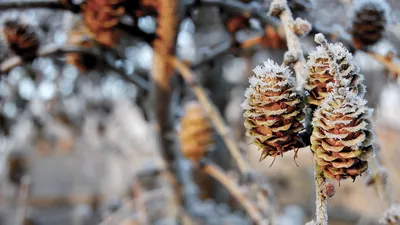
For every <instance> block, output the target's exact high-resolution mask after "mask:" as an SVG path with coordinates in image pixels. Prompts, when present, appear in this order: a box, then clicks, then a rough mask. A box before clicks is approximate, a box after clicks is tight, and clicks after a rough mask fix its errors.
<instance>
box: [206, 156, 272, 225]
mask: <svg viewBox="0 0 400 225" xmlns="http://www.w3.org/2000/svg"><path fill="white" fill-rule="evenodd" d="M201 169H202V170H203V171H204V172H206V173H207V174H208V175H210V176H211V177H213V178H214V179H216V180H217V181H218V182H219V183H221V184H222V185H223V186H224V187H225V188H226V189H227V190H228V191H229V192H230V193H231V194H232V196H233V197H234V198H235V199H236V200H237V201H238V202H239V203H240V204H241V205H242V206H243V208H244V209H245V210H246V212H247V214H248V215H249V216H250V218H251V219H252V220H253V221H254V222H255V224H267V221H266V219H264V218H263V216H262V214H261V212H260V210H259V209H258V208H257V207H255V205H254V204H253V203H252V202H251V201H250V200H249V199H248V198H247V197H246V196H245V195H244V194H243V193H242V192H241V191H240V188H239V186H238V185H237V184H236V183H235V182H233V181H232V180H231V179H230V178H229V177H228V176H227V175H226V174H225V173H224V172H223V170H222V169H221V168H219V167H218V166H217V165H215V164H213V163H211V162H204V165H201Z"/></svg>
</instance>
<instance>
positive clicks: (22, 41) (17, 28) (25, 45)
mask: <svg viewBox="0 0 400 225" xmlns="http://www.w3.org/2000/svg"><path fill="white" fill-rule="evenodd" d="M3 34H4V37H5V39H6V40H7V42H8V46H9V48H10V49H11V50H12V51H13V52H14V53H15V54H17V55H19V56H21V57H22V58H23V59H24V60H28V61H31V60H33V59H35V57H36V52H37V50H38V48H39V39H38V36H37V34H36V32H35V31H34V28H33V27H31V26H29V25H27V24H22V23H20V22H19V21H17V20H8V21H6V22H5V23H4V29H3Z"/></svg>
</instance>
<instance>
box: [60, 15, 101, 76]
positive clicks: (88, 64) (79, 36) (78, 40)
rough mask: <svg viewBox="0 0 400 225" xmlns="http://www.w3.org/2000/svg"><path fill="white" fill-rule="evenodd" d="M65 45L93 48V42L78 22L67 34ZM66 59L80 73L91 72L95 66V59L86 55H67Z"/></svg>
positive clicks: (83, 26) (82, 25) (85, 29)
mask: <svg viewBox="0 0 400 225" xmlns="http://www.w3.org/2000/svg"><path fill="white" fill-rule="evenodd" d="M67 43H68V44H69V45H72V46H79V47H84V48H92V47H93V46H94V40H93V39H92V38H91V37H90V35H89V34H88V31H87V28H86V27H85V25H84V24H82V23H80V22H78V23H77V24H76V25H75V27H73V28H72V29H71V31H70V32H69V34H68V40H67ZM66 59H67V62H68V63H69V64H71V65H74V66H75V67H76V68H78V69H79V71H81V72H86V71H88V70H91V69H93V68H94V67H95V66H96V65H97V59H96V57H95V56H93V55H91V54H87V53H68V54H67V55H66Z"/></svg>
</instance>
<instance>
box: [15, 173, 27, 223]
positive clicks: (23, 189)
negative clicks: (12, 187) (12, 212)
mask: <svg viewBox="0 0 400 225" xmlns="http://www.w3.org/2000/svg"><path fill="white" fill-rule="evenodd" d="M30 182H31V181H30V178H29V177H27V176H24V177H22V179H21V185H20V187H19V192H18V208H17V213H16V215H17V216H16V221H15V225H23V224H25V223H24V221H25V213H26V201H27V199H28V194H29V185H30Z"/></svg>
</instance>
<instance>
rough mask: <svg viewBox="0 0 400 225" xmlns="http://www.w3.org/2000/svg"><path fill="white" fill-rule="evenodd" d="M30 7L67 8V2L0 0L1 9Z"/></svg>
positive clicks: (52, 0)
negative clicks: (1, 0)
mask: <svg viewBox="0 0 400 225" xmlns="http://www.w3.org/2000/svg"><path fill="white" fill-rule="evenodd" d="M28 8H50V9H66V7H65V4H63V3H61V1H59V0H46V1H40V0H39V1H16V0H13V1H8V2H0V10H6V9H28Z"/></svg>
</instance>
